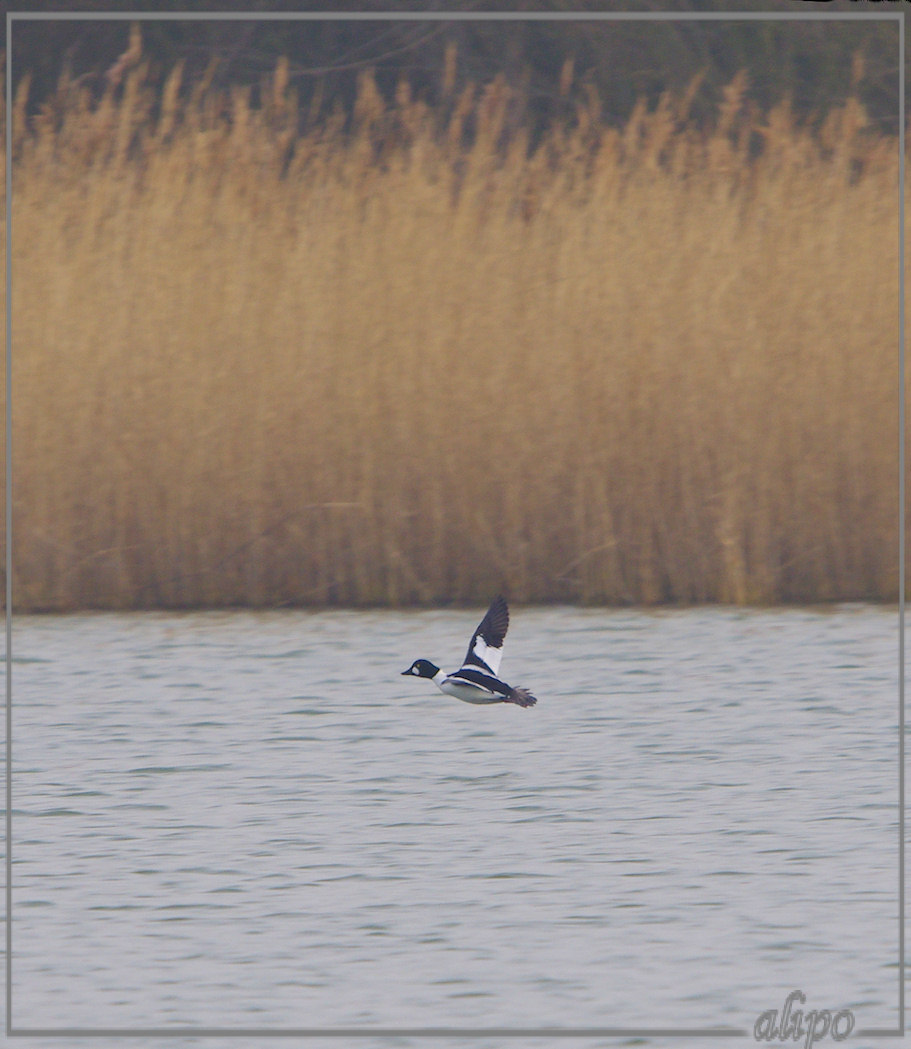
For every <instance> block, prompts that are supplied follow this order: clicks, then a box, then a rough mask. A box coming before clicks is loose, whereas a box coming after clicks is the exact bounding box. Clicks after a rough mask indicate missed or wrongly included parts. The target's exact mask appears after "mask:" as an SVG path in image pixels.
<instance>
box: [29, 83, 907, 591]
mask: <svg viewBox="0 0 911 1049" xmlns="http://www.w3.org/2000/svg"><path fill="white" fill-rule="evenodd" d="M744 87H745V84H744V81H743V78H738V80H737V81H735V82H734V83H733V84H732V85H731V87H730V88H729V90H728V92H727V96H726V101H725V103H724V105H723V106H722V108H721V111H720V112H719V114H718V119H717V122H716V125H715V126H714V127H713V128H712V129H711V130H710V131H706V130H704V129H697V128H695V127H693V126H691V125H690V123H689V122H688V121H687V119H686V106H687V99H686V97H683V98H679V99H675V98H669V97H668V98H665V99H663V100H662V102H661V104H660V105H659V106H658V107H657V109H653V110H651V111H649V110H648V108H647V107H646V106H645V105H644V104H643V105H640V106H638V107H637V108H636V110H635V112H634V113H633V115H632V117H631V119H630V121H629V123H628V124H627V126H626V127H625V128H622V129H610V128H606V127H604V126H602V124H601V122H600V120H599V117H598V100H597V98H595V97H591V98H590V99H589V101H588V103H587V104H586V105H584V106H581V107H578V108H576V110H575V112H573V113H572V114H570V115H569V116H568V118H567V122H566V124H565V125H563V126H556V127H553V128H551V129H550V130H549V131H548V132H547V133H546V134H545V135H544V136H543V137H542V138H540V139H538V140H536V141H534V142H530V141H529V140H528V136H527V134H526V133H525V132H524V131H523V130H522V129H521V128H514V127H511V126H510V124H509V114H510V111H511V110H510V97H509V92H508V90H507V89H506V87H505V85H504V84H503V82H502V81H495V82H493V83H492V84H491V85H488V86H487V87H486V88H484V89H481V88H478V89H469V90H468V91H466V92H465V93H464V94H462V95H460V96H458V97H455V96H451V97H450V98H449V99H448V102H447V104H446V106H444V107H443V109H442V110H439V111H430V110H429V109H428V108H427V107H425V106H424V105H423V104H422V103H421V102H420V101H419V100H415V99H413V98H412V97H410V94H409V91H408V89H407V86H406V85H402V86H401V87H400V90H399V92H398V95H397V97H396V100H395V102H394V103H391V104H389V103H384V102H383V100H382V99H381V98H380V95H379V93H378V91H377V89H376V86H375V84H374V83H373V81H372V79H371V78H370V77H369V76H364V77H362V80H361V84H360V90H359V97H358V103H357V106H356V108H355V111H354V113H353V114H352V116H351V118H350V119H348V118H347V117H346V116H345V115H344V114H340V113H338V112H335V113H330V114H325V115H324V114H321V113H318V112H315V111H311V112H310V113H308V114H301V113H299V112H298V105H297V101H296V98H295V95H294V91H293V89H292V87H290V86H289V84H288V80H287V70H286V68H285V67H284V65H283V64H279V67H278V69H277V70H276V73H275V76H274V78H273V79H272V81H271V82H270V83H269V84H268V85H265V87H264V89H263V91H262V93H261V98H259V99H258V100H257V103H256V104H255V105H254V104H253V101H252V100H251V97H250V95H249V94H248V93H246V92H244V91H240V90H235V91H233V92H230V93H228V94H226V95H225V94H219V93H217V92H214V91H211V90H207V89H206V87H205V85H202V86H200V87H198V88H197V89H196V90H195V91H193V92H189V91H185V90H183V89H182V86H181V74H180V70H179V69H177V70H175V71H174V73H173V75H172V76H171V78H170V79H169V81H168V83H167V85H166V87H165V89H164V91H163V93H161V94H160V95H157V94H156V93H155V92H153V91H152V90H151V88H150V87H149V86H148V81H147V79H146V76H145V71H144V68H143V67H142V65H141V64H140V65H137V66H136V67H135V68H134V69H133V70H132V71H131V72H130V73H129V75H128V76H127V77H126V79H125V81H124V83H123V84H122V85H121V86H120V87H117V88H115V87H111V88H110V89H109V90H108V92H107V93H106V94H105V95H104V97H103V98H102V99H101V100H100V101H98V100H93V99H92V98H91V97H90V96H89V94H88V92H87V91H86V90H85V89H84V88H83V87H81V86H79V85H77V84H68V83H62V84H61V88H60V92H59V95H58V97H57V98H56V99H55V100H54V101H53V103H52V104H51V105H49V106H48V107H46V108H45V110H44V111H43V113H42V115H41V116H40V117H39V118H38V119H36V120H32V121H31V122H27V121H26V120H25V116H24V112H25V101H24V100H25V92H24V90H23V91H21V92H20V96H19V98H18V99H17V102H16V107H15V109H16V118H15V121H14V124H15V126H14V150H15V152H14V157H15V159H14V213H13V309H14V313H13V320H14V334H13V347H14V349H13V355H14V363H13V369H14V377H13V383H14V387H13V401H14V410H13V463H14V491H13V502H14V532H13V535H14V554H15V557H14V580H13V593H14V605H15V607H16V609H18V610H26V609H32V610H36V609H41V610H62V609H75V608H116V609H126V608H146V607H166V608H183V607H224V606H254V607H267V606H280V605H302V606H307V605H313V606H323V605H348V606H366V605H390V606H394V605H407V604H430V603H433V604H436V603H446V602H476V603H481V602H483V601H485V600H487V599H488V598H489V597H490V595H491V594H492V593H493V592H494V591H496V590H498V589H500V588H503V589H505V590H506V591H507V592H508V593H509V595H510V596H511V597H512V598H513V599H514V600H516V601H518V602H551V601H571V602H586V603H599V604H602V603H603V604H611V605H613V604H644V605H656V604H664V603H699V602H730V603H737V604H756V603H759V604H769V603H778V602H827V601H845V600H882V601H891V600H895V599H896V598H897V593H898V568H897V566H898V506H897V474H898V440H899V436H898V351H897V341H898V338H897V331H898V329H897V317H898V287H897V276H896V271H897V251H898V235H897V200H896V189H897V179H898V158H897V146H896V143H895V141H894V140H891V139H886V138H883V137H881V136H878V135H876V134H873V133H872V132H871V131H870V129H869V128H868V127H866V118H865V114H864V112H863V110H862V108H861V107H860V105H859V104H858V103H857V102H856V101H855V100H849V101H848V103H847V104H846V105H845V106H844V107H842V108H839V109H835V110H833V111H832V112H831V113H830V114H829V116H828V117H827V118H826V121H825V123H824V125H823V126H822V127H820V128H816V129H813V130H811V129H809V128H808V127H805V126H802V125H800V124H798V123H797V122H796V121H795V120H794V118H793V117H792V116H791V114H790V112H789V110H788V108H787V107H786V106H782V107H779V108H778V109H777V110H775V111H773V112H772V113H771V114H767V115H766V116H765V117H760V116H758V115H756V114H753V113H751V112H750V110H749V107H748V106H747V105H746V104H745V103H744Z"/></svg>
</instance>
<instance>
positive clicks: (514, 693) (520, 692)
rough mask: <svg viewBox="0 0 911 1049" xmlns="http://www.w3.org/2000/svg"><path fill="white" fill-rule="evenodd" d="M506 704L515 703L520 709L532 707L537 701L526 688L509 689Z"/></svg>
mask: <svg viewBox="0 0 911 1049" xmlns="http://www.w3.org/2000/svg"><path fill="white" fill-rule="evenodd" d="M505 702H506V703H515V704H516V705H517V706H520V707H533V706H534V705H535V703H537V702H538V700H537V699H536V698H535V696H533V695H532V694H531V693H530V692H529V691H528V689H527V688H511V689H510V690H509V694H508V695H507V696H506V699H505Z"/></svg>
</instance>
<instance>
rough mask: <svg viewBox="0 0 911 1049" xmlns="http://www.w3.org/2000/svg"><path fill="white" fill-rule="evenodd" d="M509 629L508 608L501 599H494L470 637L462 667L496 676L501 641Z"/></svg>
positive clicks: (500, 654)
mask: <svg viewBox="0 0 911 1049" xmlns="http://www.w3.org/2000/svg"><path fill="white" fill-rule="evenodd" d="M508 629H509V608H508V607H507V605H506V601H505V600H504V599H503V598H502V597H495V598H494V600H493V602H492V603H491V606H490V608H488V609H487V614H486V615H485V616H484V618H483V619H482V620H481V622H480V623H479V624H478V629H477V630H476V631H475V632H474V633H473V634H472V635H471V641H470V642H469V644H468V654H467V655H466V656H465V662H464V663H463V664H462V666H463V667H478V668H479V669H481V670H486V671H487V672H488V673H490V674H494V675H496V674H497V673H498V671H499V669H500V660H501V659H502V658H503V640H504V638H505V637H506V631H507V630H508Z"/></svg>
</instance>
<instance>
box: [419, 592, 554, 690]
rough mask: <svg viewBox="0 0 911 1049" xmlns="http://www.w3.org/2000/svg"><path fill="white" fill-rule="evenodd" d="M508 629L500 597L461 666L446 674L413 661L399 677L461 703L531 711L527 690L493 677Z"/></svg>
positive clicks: (426, 662)
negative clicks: (426, 681)
mask: <svg viewBox="0 0 911 1049" xmlns="http://www.w3.org/2000/svg"><path fill="white" fill-rule="evenodd" d="M508 629H509V608H508V607H507V605H506V601H505V600H504V598H503V597H502V596H498V597H495V598H494V599H493V602H492V604H491V606H490V608H488V609H487V614H486V615H485V616H484V618H483V619H482V620H481V622H480V623H479V624H478V629H477V630H476V631H475V632H474V633H473V634H472V635H471V641H470V642H469V645H468V655H466V657H465V662H464V663H463V664H462V666H461V667H460V668H459V669H458V670H457V671H456V672H455V673H454V674H447V673H445V672H444V671H442V670H440V668H439V667H438V666H435V665H434V664H433V663H431V662H430V660H429V659H416V660H415V661H414V662H413V663H412V664H411V666H410V667H409V668H408V669H407V670H403V671H402V677H408V676H412V677H427V678H430V680H431V681H432V682H433V683H434V684H435V685H436V686H437V687H438V688H439V689H440V691H441V692H445V693H446V695H447V696H455V698H456V699H461V700H462V701H463V702H465V703H515V704H517V705H518V706H520V707H533V706H534V705H535V703H537V702H538V701H537V699H535V697H534V696H533V695H532V694H531V693H530V692H529V691H528V689H527V688H513V687H512V685H507V684H506V682H505V681H501V680H500V679H499V678H498V677H497V673H498V672H499V669H500V659H501V658H502V656H503V639H504V638H505V637H506V631H507V630H508Z"/></svg>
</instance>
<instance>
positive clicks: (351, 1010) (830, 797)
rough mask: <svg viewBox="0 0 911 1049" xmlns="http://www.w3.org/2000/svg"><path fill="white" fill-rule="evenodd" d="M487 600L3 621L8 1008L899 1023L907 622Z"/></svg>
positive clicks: (522, 1022)
mask: <svg viewBox="0 0 911 1049" xmlns="http://www.w3.org/2000/svg"><path fill="white" fill-rule="evenodd" d="M482 612H483V609H476V610H446V611H438V612H345V611H333V612H324V613H309V612H270V613H251V612H226V613H199V614H195V613H194V614H163V613H162V614H159V613H149V614H131V615H115V614H86V615H71V616H51V617H38V616H22V617H17V618H16V619H15V620H14V627H13V657H14V658H13V755H14V758H13V865H12V870H13V989H14V1008H13V1024H14V1027H15V1028H16V1029H19V1028H35V1027H41V1028H48V1027H66V1028H73V1027H89V1028H98V1027H105V1028H112V1027H138V1028H148V1027H163V1026H168V1025H192V1026H196V1025H201V1026H204V1027H244V1028H259V1027H288V1028H317V1027H359V1026H365V1027H371V1028H376V1027H382V1028H391V1029H401V1028H419V1027H457V1028H465V1029H477V1028H494V1027H496V1028H500V1027H519V1028H538V1027H540V1028H549V1027H558V1026H559V1027H566V1026H569V1027H594V1028H608V1027H609V1028H633V1029H641V1028H671V1029H679V1028H706V1027H713V1028H714V1027H722V1028H723V1027H731V1028H736V1029H742V1030H744V1031H747V1032H748V1033H749V1037H750V1039H751V1041H752V1031H753V1024H754V1022H755V1021H756V1019H757V1017H758V1016H759V1014H760V1013H762V1012H763V1011H765V1010H768V1009H772V1008H775V1009H778V1010H781V1008H782V1005H783V1003H784V1000H785V998H786V996H787V995H788V993H789V992H790V991H792V990H795V989H800V990H801V991H802V992H803V993H804V994H805V995H806V1005H805V1006H804V1009H805V1010H809V1009H828V1010H830V1011H832V1012H833V1013H834V1012H836V1011H838V1010H843V1009H850V1010H851V1011H852V1013H853V1015H854V1016H855V1017H856V1025H857V1026H856V1031H855V1033H854V1035H852V1037H851V1044H852V1045H858V1044H866V1043H864V1040H863V1038H861V1039H858V1032H862V1031H863V1030H864V1029H870V1028H877V1027H894V1026H895V1024H896V1022H897V996H898V986H897V984H898V965H897V963H898V928H897V915H898V898H897V886H898V842H897V837H898V808H897V804H898V727H897V726H898V721H897V717H898V615H897V612H896V610H895V609H879V608H872V607H864V606H840V607H837V608H834V609H831V610H822V611H820V610H811V609H806V610H804V609H793V610H772V611H740V610H732V609H722V608H716V609H699V610H681V611H676V610H675V611H666V612H658V613H646V612H642V611H604V610H595V609H573V608H514V609H513V610H512V624H511V627H510V635H509V637H508V639H507V643H506V648H505V656H504V660H503V665H502V667H501V670H502V674H503V677H504V678H505V679H506V680H507V681H509V682H510V683H512V684H517V685H524V686H526V687H528V688H531V689H532V690H533V691H534V692H535V694H536V695H537V696H538V697H539V703H538V705H537V706H536V707H535V708H532V709H528V710H525V709H520V708H518V707H515V706H511V705H496V706H489V707H480V706H471V705H468V704H465V703H460V702H459V701H458V700H455V699H452V698H450V697H447V696H444V695H442V694H441V693H439V692H438V691H437V689H436V688H435V686H434V685H433V684H432V683H430V682H428V681H422V680H418V679H409V678H405V677H401V676H400V673H401V671H403V670H404V669H405V668H406V667H408V666H409V664H410V663H411V661H412V660H413V659H415V658H417V657H418V656H423V657H426V658H429V659H432V660H434V661H435V662H437V663H438V664H441V665H442V666H443V667H444V668H445V669H449V670H451V669H455V667H457V666H458V665H459V663H460V661H461V658H462V656H463V655H464V652H465V647H466V645H467V642H468V638H469V636H470V634H471V631H472V629H473V628H474V627H475V626H476V624H477V622H478V620H479V618H480V615H481V614H482ZM827 1041H831V1039H827ZM631 1042H634V1043H635V1044H643V1045H663V1044H680V1043H678V1042H673V1040H672V1039H668V1040H666V1041H665V1040H663V1039H662V1038H661V1037H658V1036H655V1037H642V1038H638V1039H635V1038H618V1039H610V1038H601V1039H600V1040H599V1039H598V1038H592V1039H591V1041H590V1044H592V1045H601V1044H604V1045H608V1044H628V1043H631ZM722 1043H724V1044H727V1043H726V1042H725V1041H724V1040H719V1039H717V1038H716V1039H714V1044H722ZM29 1044H30V1045H34V1046H40V1045H44V1044H46V1045H55V1046H60V1045H61V1044H62V1042H61V1039H60V1038H53V1039H52V1038H48V1039H46V1040H45V1039H32V1040H31V1041H30V1042H29ZM78 1044H82V1045H85V1044H90V1043H87V1042H86V1041H84V1040H83V1041H82V1042H80V1043H78ZM130 1044H135V1045H140V1044H143V1042H142V1041H141V1040H137V1041H135V1042H131V1043H130ZM148 1044H161V1043H160V1042H155V1043H153V1042H152V1041H149V1042H148ZM183 1044H189V1042H187V1041H186V1040H185V1041H184V1043H183ZM205 1044H211V1042H209V1041H207V1042H206V1043H205ZM225 1044H227V1043H225ZM230 1044H234V1045H236V1044H238V1043H237V1042H236V1041H235V1042H232V1043H230ZM249 1044H250V1045H257V1044H261V1039H259V1040H257V1039H256V1038H251V1039H250V1041H249ZM305 1044H316V1043H315V1042H310V1043H305ZM321 1044H333V1045H339V1044H356V1045H367V1044H376V1045H404V1044H414V1042H412V1041H409V1040H407V1039H404V1038H394V1039H391V1040H390V1039H381V1038H376V1039H373V1040H372V1041H371V1040H357V1039H353V1038H352V1039H347V1040H339V1039H334V1040H333V1039H325V1040H321ZM434 1044H445V1045H456V1044H460V1043H459V1041H458V1040H455V1039H452V1040H449V1041H440V1042H437V1043H434ZM463 1044H465V1045H468V1044H471V1045H491V1046H493V1045H500V1044H503V1039H502V1038H494V1037H489V1038H487V1039H486V1040H485V1039H480V1040H478V1038H477V1037H475V1038H474V1039H473V1040H472V1039H471V1038H469V1037H468V1036H466V1038H465V1039H464V1042H463ZM512 1044H520V1043H519V1042H517V1041H516V1040H515V1039H513V1040H512ZM535 1044H544V1043H543V1042H536V1043H535ZM572 1044H585V1040H584V1039H577V1040H576V1041H574V1042H573V1043H572ZM686 1044H694V1043H693V1041H692V1040H689V1041H688V1042H687V1043H686ZM792 1044H793V1043H792ZM801 1044H802V1043H801Z"/></svg>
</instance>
